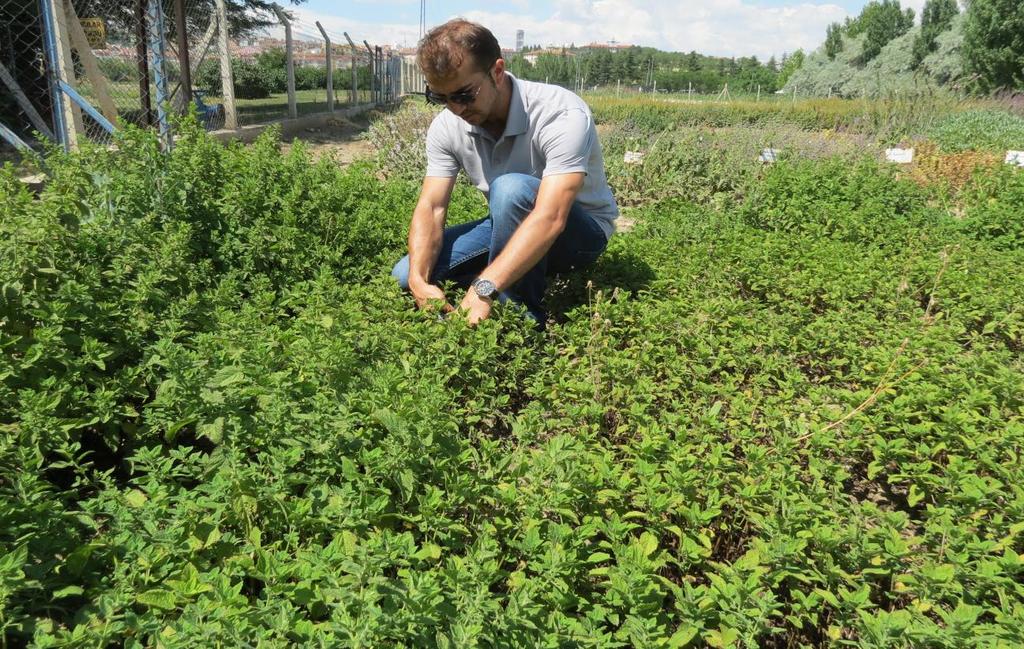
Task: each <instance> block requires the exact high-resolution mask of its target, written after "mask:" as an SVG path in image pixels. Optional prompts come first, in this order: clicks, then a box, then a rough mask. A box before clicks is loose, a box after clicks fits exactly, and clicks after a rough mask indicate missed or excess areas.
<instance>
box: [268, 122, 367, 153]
mask: <svg viewBox="0 0 1024 649" xmlns="http://www.w3.org/2000/svg"><path fill="white" fill-rule="evenodd" d="M369 123H370V122H369V119H368V116H366V115H360V116H358V117H355V118H353V119H351V120H349V119H345V118H342V117H338V118H333V119H329V120H328V121H327V123H326V125H325V126H323V127H321V128H307V129H304V130H303V131H302V132H300V133H297V134H296V135H295V136H296V137H297V138H298V139H300V140H302V141H303V142H306V143H307V144H308V145H309V150H310V152H311V153H312V154H313V157H314V158H315V159H319V158H322V157H324V156H328V157H330V158H332V159H333V160H335V161H336V162H337V163H338V164H340V165H349V164H352V163H353V162H354V161H356V160H359V159H361V158H366V157H368V156H371V155H373V153H374V150H373V146H372V145H371V144H370V143H369V142H367V141H366V140H364V139H362V137H361V136H362V134H363V133H364V132H365V131H366V129H367V128H368V127H369ZM291 147H292V145H291V143H290V142H283V143H282V144H281V150H282V152H287V151H288V150H289V149H291Z"/></svg>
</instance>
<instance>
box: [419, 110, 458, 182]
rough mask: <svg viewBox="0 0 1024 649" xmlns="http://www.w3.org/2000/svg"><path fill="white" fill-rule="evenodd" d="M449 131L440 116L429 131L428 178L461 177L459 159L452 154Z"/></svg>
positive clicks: (431, 124) (432, 123)
mask: <svg viewBox="0 0 1024 649" xmlns="http://www.w3.org/2000/svg"><path fill="white" fill-rule="evenodd" d="M447 133H448V131H447V129H446V128H445V125H444V124H443V123H442V119H441V116H440V115H438V116H437V117H436V118H435V119H434V121H433V122H431V123H430V128H429V129H427V176H437V177H441V178H452V177H454V176H457V175H459V169H460V168H461V167H462V165H460V164H459V160H458V158H456V157H455V154H454V153H452V148H451V143H450V141H449V138H448V137H447Z"/></svg>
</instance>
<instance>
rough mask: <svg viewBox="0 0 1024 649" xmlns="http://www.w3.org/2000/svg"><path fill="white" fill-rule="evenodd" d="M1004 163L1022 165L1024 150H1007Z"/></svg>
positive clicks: (1023, 162)
mask: <svg viewBox="0 0 1024 649" xmlns="http://www.w3.org/2000/svg"><path fill="white" fill-rule="evenodd" d="M1006 164H1008V165H1017V166H1018V167H1024V151H1007V152H1006Z"/></svg>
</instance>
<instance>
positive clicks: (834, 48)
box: [825, 23, 843, 60]
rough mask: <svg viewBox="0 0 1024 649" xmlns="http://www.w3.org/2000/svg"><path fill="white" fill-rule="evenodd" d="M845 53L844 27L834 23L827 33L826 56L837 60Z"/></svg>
mask: <svg viewBox="0 0 1024 649" xmlns="http://www.w3.org/2000/svg"><path fill="white" fill-rule="evenodd" d="M842 51H843V26H842V25H840V24H839V23H832V24H831V25H829V26H828V30H827V31H826V32H825V54H826V55H827V56H828V58H830V59H832V60H835V58H836V55H837V54H839V53H840V52H842Z"/></svg>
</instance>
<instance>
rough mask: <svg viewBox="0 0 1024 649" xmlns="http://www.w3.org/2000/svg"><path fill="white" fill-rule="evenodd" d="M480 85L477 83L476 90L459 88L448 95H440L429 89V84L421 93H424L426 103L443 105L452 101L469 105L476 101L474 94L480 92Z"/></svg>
mask: <svg viewBox="0 0 1024 649" xmlns="http://www.w3.org/2000/svg"><path fill="white" fill-rule="evenodd" d="M482 87H483V84H478V85H477V87H476V90H460V91H458V92H453V93H452V94H450V95H442V94H440V93H437V92H434V91H433V90H431V89H430V86H427V90H426V92H424V93H423V94H424V95H426V97H427V103H428V104H434V105H436V106H444V105H445V104H447V103H448V102H452V103H453V104H459V105H461V106H469V105H470V104H472V103H473V102H474V101H476V96H477V95H479V94H480V89H481V88H482Z"/></svg>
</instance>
